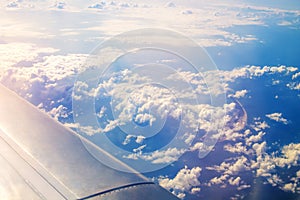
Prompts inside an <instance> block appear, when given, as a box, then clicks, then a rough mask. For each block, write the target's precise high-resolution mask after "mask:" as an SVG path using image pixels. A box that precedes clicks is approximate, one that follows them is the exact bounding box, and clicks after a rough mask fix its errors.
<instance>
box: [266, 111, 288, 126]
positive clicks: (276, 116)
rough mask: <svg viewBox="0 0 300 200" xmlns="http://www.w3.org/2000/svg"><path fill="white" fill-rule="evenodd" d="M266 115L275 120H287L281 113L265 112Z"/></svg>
mask: <svg viewBox="0 0 300 200" xmlns="http://www.w3.org/2000/svg"><path fill="white" fill-rule="evenodd" d="M266 116H267V117H268V118H270V119H271V120H274V121H276V122H281V123H283V124H288V120H287V119H285V118H283V117H282V113H272V114H267V115H266Z"/></svg>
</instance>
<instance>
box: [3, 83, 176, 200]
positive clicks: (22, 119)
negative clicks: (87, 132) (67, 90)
mask: <svg viewBox="0 0 300 200" xmlns="http://www.w3.org/2000/svg"><path fill="white" fill-rule="evenodd" d="M83 143H85V144H84V145H83ZM86 145H88V146H89V148H91V149H93V152H97V153H99V155H101V156H104V157H105V159H106V160H108V161H109V162H113V163H118V164H119V165H120V166H122V167H124V168H127V169H129V170H131V171H132V172H134V170H133V169H130V168H129V167H128V166H126V165H125V164H123V163H122V162H120V161H119V160H117V159H115V158H114V157H112V156H110V155H109V154H108V153H107V152H105V151H103V150H102V149H100V148H99V147H96V146H94V145H93V144H92V143H90V142H89V141H87V140H86V139H84V138H82V137H81V136H80V135H78V134H77V133H75V132H74V131H72V130H71V129H68V128H66V127H64V126H63V125H62V124H60V123H59V122H57V121H55V120H54V119H52V118H50V117H49V116H48V115H47V114H45V113H43V112H41V111H39V110H38V109H37V108H35V107H34V106H33V105H31V104H30V103H28V102H27V101H25V100H23V99H21V98H20V97H19V96H18V95H17V94H15V93H14V92H12V91H10V90H9V89H7V88H5V87H4V86H2V85H0V166H1V167H0V199H99V200H104V199H113V200H121V199H122V200H127V199H128V200H135V199H143V200H154V199H155V200H156V199H163V200H173V199H174V200H175V199H178V198H177V197H175V196H174V195H173V194H171V193H170V192H168V191H167V190H165V189H163V188H161V187H160V186H158V185H156V184H154V183H153V182H150V181H149V180H147V178H146V177H144V176H143V175H141V174H139V173H126V172H120V171H117V170H114V169H112V168H109V167H107V166H106V165H104V164H102V163H101V162H99V161H98V160H97V159H95V158H94V157H93V156H92V155H91V154H90V153H89V151H87V149H86V147H85V146H86Z"/></svg>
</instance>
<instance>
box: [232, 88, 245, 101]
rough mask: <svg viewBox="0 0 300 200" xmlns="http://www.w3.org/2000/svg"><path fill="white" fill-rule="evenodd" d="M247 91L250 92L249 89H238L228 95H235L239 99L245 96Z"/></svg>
mask: <svg viewBox="0 0 300 200" xmlns="http://www.w3.org/2000/svg"><path fill="white" fill-rule="evenodd" d="M247 93H248V91H247V90H240V91H236V92H235V94H230V95H228V97H234V98H238V99H239V98H242V97H244V96H245V95H246V94H247Z"/></svg>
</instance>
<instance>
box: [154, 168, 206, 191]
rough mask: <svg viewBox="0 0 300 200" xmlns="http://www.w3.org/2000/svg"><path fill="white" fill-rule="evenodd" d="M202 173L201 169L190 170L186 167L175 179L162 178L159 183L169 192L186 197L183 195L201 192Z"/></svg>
mask: <svg viewBox="0 0 300 200" xmlns="http://www.w3.org/2000/svg"><path fill="white" fill-rule="evenodd" d="M201 171H202V169H201V168H200V167H194V168H192V169H189V168H188V167H187V166H185V167H184V168H183V169H181V170H180V171H179V172H178V173H177V174H176V176H175V177H174V178H173V179H170V178H168V177H160V178H159V179H158V182H159V184H160V185H161V186H162V187H164V188H166V189H167V190H172V191H173V193H174V194H176V195H180V194H181V195H180V196H179V197H184V195H182V193H195V192H198V191H199V190H200V188H199V187H198V186H199V185H200V181H199V177H200V175H201ZM193 188H196V189H193Z"/></svg>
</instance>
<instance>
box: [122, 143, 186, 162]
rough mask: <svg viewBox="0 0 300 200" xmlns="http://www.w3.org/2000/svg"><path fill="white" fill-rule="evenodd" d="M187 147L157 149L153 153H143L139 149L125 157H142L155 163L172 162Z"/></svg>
mask: <svg viewBox="0 0 300 200" xmlns="http://www.w3.org/2000/svg"><path fill="white" fill-rule="evenodd" d="M186 151H187V150H186V149H177V148H175V147H174V148H168V149H167V150H156V151H153V152H151V153H147V154H145V153H142V152H141V151H139V152H138V153H133V154H129V155H127V156H123V158H127V159H135V160H137V159H142V160H146V161H150V162H151V163H153V164H164V163H172V162H174V161H177V160H178V158H179V156H181V155H182V154H183V153H184V152H186Z"/></svg>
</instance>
